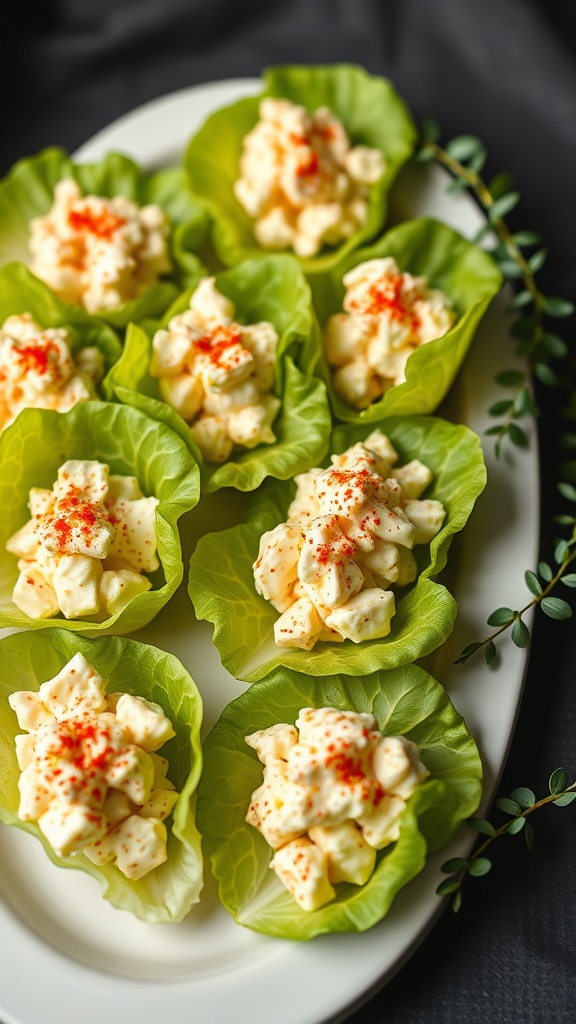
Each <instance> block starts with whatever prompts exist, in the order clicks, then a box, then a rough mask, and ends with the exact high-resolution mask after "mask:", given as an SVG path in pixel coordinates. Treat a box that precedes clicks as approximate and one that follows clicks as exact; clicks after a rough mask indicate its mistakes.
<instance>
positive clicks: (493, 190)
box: [416, 120, 576, 665]
mask: <svg viewBox="0 0 576 1024" xmlns="http://www.w3.org/2000/svg"><path fill="white" fill-rule="evenodd" d="M439 134H440V132H439V128H438V125H437V124H436V122H435V121H432V120H427V121H425V122H424V125H423V127H422V144H421V148H420V150H419V152H418V154H417V157H416V159H417V160H418V161H419V162H423V163H425V162H428V161H431V160H436V161H437V162H438V163H440V164H441V165H442V166H443V167H445V168H446V169H447V170H448V171H449V172H450V173H451V175H452V176H453V177H452V181H451V182H450V184H449V185H448V189H447V191H449V192H458V191H461V190H464V189H468V190H469V191H470V192H471V193H472V194H473V195H474V196H475V198H476V200H477V202H478V204H479V205H480V207H481V208H482V209H483V210H484V212H485V214H486V223H485V224H484V225H483V226H482V228H481V229H480V231H479V232H478V233H477V235H476V238H475V241H476V242H477V243H481V242H486V243H488V242H489V241H490V239H492V240H493V243H494V244H493V246H492V248H491V249H490V251H491V253H492V255H493V257H494V259H495V261H496V263H497V265H498V267H499V269H500V271H501V273H502V275H503V277H504V278H506V279H507V280H509V281H511V282H514V283H516V284H517V285H520V288H519V290H518V291H517V293H516V295H515V296H514V298H513V300H512V304H511V305H512V309H514V310H517V311H518V314H519V315H518V318H517V319H516V321H515V322H514V324H513V325H512V328H511V334H512V336H513V337H514V338H515V339H516V342H517V344H516V349H515V354H516V356H517V357H519V358H522V359H523V360H524V368H523V369H518V368H510V369H507V370H502V371H500V373H498V374H496V376H495V378H494V379H495V382H496V384H497V385H498V386H499V387H502V388H506V389H509V394H508V396H507V397H506V398H503V399H501V400H498V401H497V402H495V403H493V404H492V405H491V406H490V408H489V409H488V413H489V414H490V416H493V417H494V418H495V419H498V420H499V422H498V423H495V425H494V426H492V427H490V428H489V429H488V430H487V431H486V434H487V435H490V436H493V437H494V438H495V453H496V455H497V457H499V456H500V455H501V452H502V446H503V443H504V441H505V440H508V441H510V442H511V443H512V444H514V445H517V446H519V447H525V446H526V445H527V443H528V438H527V435H526V431H525V429H524V428H523V427H522V426H521V425H520V423H519V422H518V421H519V420H522V418H523V417H525V416H534V417H537V416H539V414H540V410H539V408H538V405H537V403H536V401H535V399H534V396H533V394H532V391H531V387H530V380H531V377H532V375H534V376H535V377H536V378H537V379H538V380H539V381H540V382H541V383H542V384H544V385H546V386H548V387H557V386H558V385H559V378H558V374H557V373H556V370H555V369H554V368H553V367H552V365H551V364H552V363H553V362H554V361H556V360H566V358H567V356H568V346H567V344H566V342H565V341H564V339H563V338H561V337H560V336H559V335H558V334H556V333H555V332H554V331H552V330H550V329H549V327H548V319H549V318H562V317H567V316H570V315H571V314H572V313H573V312H574V305H573V303H571V302H570V301H568V299H563V298H560V297H558V296H550V295H545V294H544V292H543V291H542V290H541V289H540V287H539V286H538V284H537V282H536V274H537V273H538V271H539V270H540V269H541V268H542V267H543V265H544V263H545V261H546V258H547V255H548V250H547V249H546V248H545V247H542V246H541V244H540V243H541V239H540V237H539V235H537V234H536V233H535V232H533V231H516V232H512V231H511V230H510V228H509V227H508V225H507V223H506V220H505V217H506V216H507V215H508V214H509V213H511V212H512V210H514V209H515V208H516V206H517V205H518V203H519V201H520V194H519V193H518V192H517V191H515V190H514V189H513V187H512V179H511V178H510V176H509V175H507V174H498V175H496V177H495V178H493V179H492V181H491V182H490V183H486V182H485V181H484V179H483V178H482V177H481V171H482V170H483V168H484V164H485V162H486V149H485V147H484V145H483V143H482V142H481V141H480V139H478V138H477V137H476V136H475V135H460V136H458V137H457V138H455V139H452V141H451V142H449V143H448V144H447V145H446V147H445V148H444V147H442V146H441V145H440V144H439V142H438V138H439ZM538 246H539V247H538ZM535 247H538V248H535ZM533 248H535V251H534V252H533V253H532V254H531V255H528V254H527V253H526V251H525V250H530V249H533ZM565 443H566V445H567V447H569V448H570V449H571V450H572V451H574V450H576V435H574V434H569V435H566V436H565ZM568 468H569V471H570V473H571V474H572V475H573V476H575V477H576V463H569V464H568ZM558 489H559V491H560V493H561V494H562V496H563V497H564V498H565V499H567V500H568V501H570V502H576V487H575V486H574V484H573V483H571V482H568V481H563V482H561V483H560V484H559V485H558ZM555 522H556V523H558V524H559V525H562V526H568V527H569V528H570V531H571V534H570V537H569V538H568V539H564V538H563V539H559V540H556V542H555V544H554V562H555V567H554V568H553V567H552V566H551V565H550V564H549V563H548V562H545V561H543V562H540V564H539V565H538V570H537V572H533V571H532V570H531V569H528V570H526V572H525V573H524V579H525V582H526V586H527V588H528V591H529V592H530V594H531V595H532V596H531V598H530V600H529V601H527V603H526V604H525V605H524V606H523V607H522V608H519V609H513V608H507V607H501V608H496V609H495V611H493V612H492V614H491V615H490V616H489V617H488V619H487V624H488V625H489V626H494V627H496V628H495V630H494V631H493V632H492V633H490V634H489V635H488V636H486V637H485V638H484V639H483V640H479V641H475V642H474V643H471V644H468V646H467V647H465V648H464V649H463V650H462V652H461V654H460V657H459V658H457V659H456V661H455V664H457V665H459V664H462V663H464V662H465V661H467V660H468V658H471V657H472V655H473V654H476V652H477V651H480V650H483V651H484V656H485V659H486V663H487V664H488V665H491V664H493V662H494V660H495V659H496V654H497V651H496V644H495V641H496V639H497V638H498V637H499V636H500V635H501V634H502V633H505V632H506V631H507V630H510V631H511V636H512V640H513V642H514V643H515V644H516V646H517V647H527V645H528V644H529V642H530V631H529V628H528V626H527V624H526V622H525V620H524V616H525V615H526V613H527V612H529V611H530V610H531V609H533V608H535V607H540V608H541V609H542V611H543V612H544V613H545V614H546V615H548V616H549V617H550V618H553V619H568V618H570V617H571V615H572V609H571V607H570V605H569V604H568V602H567V601H565V600H564V599H563V598H559V597H557V596H555V595H554V594H553V591H554V590H555V588H556V586H557V584H558V583H560V582H562V583H563V584H564V585H565V586H567V587H575V586H576V574H574V573H571V572H568V569H569V568H570V566H571V565H572V563H573V561H574V560H575V559H576V517H575V516H573V515H559V516H556V518H555Z"/></svg>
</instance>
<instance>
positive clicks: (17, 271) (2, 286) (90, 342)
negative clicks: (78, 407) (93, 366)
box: [0, 263, 122, 389]
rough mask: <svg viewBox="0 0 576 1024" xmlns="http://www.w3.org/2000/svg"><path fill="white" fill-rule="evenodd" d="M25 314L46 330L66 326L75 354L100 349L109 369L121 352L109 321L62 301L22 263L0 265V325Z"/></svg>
mask: <svg viewBox="0 0 576 1024" xmlns="http://www.w3.org/2000/svg"><path fill="white" fill-rule="evenodd" d="M22 313H30V314H31V316H32V319H33V320H35V322H36V323H37V324H38V325H39V327H41V328H42V329H43V330H46V329H47V328H49V327H64V328H66V330H67V331H68V332H69V333H70V336H71V339H72V353H73V354H75V353H77V352H79V351H80V350H81V349H83V348H87V347H89V346H93V347H96V348H97V349H99V351H100V352H101V354H102V356H103V358H104V365H105V369H106V370H110V369H111V367H112V366H113V365H114V363H115V362H116V360H117V359H118V358H119V357H120V355H121V352H122V346H121V344H120V339H119V338H118V335H117V334H116V332H115V331H114V330H113V328H112V327H110V325H109V324H105V323H104V322H103V321H101V320H96V319H95V318H94V317H91V316H89V315H88V313H85V312H84V310H83V309H80V308H78V307H77V306H71V305H70V304H69V303H66V302H62V301H61V299H59V298H58V296H57V295H55V294H54V292H53V291H52V289H51V288H49V287H48V285H46V284H44V282H43V281H40V280H39V279H38V278H37V277H35V276H34V274H32V273H31V272H30V271H29V270H28V268H27V267H25V266H24V264H23V263H7V264H6V265H5V266H4V267H1V268H0V327H1V326H2V324H3V323H4V322H5V320H6V319H7V318H8V317H9V316H14V315H19V314H22ZM99 387H100V385H98V388H97V389H99Z"/></svg>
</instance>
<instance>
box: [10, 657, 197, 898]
mask: <svg viewBox="0 0 576 1024" xmlns="http://www.w3.org/2000/svg"><path fill="white" fill-rule="evenodd" d="M8 703H9V704H10V707H11V708H12V710H13V711H14V712H15V713H16V717H17V719H18V725H19V726H20V728H21V729H22V730H23V732H22V733H21V734H19V735H18V736H17V737H16V757H17V759H18V765H19V768H20V770H21V772H22V774H21V776H20V779H19V781H18V788H19V790H20V805H19V808H18V817H19V818H20V820H21V821H35V822H37V823H38V827H39V829H40V831H41V832H42V833H43V835H44V836H45V837H46V839H47V840H48V842H49V843H50V846H51V847H52V849H53V850H54V852H55V853H57V854H59V855H60V856H61V857H67V856H68V855H69V854H72V853H77V852H78V851H79V850H83V851H84V853H85V855H86V856H87V857H88V859H89V860H91V861H92V862H93V863H94V864H108V863H113V864H115V865H116V866H117V868H118V870H119V871H121V872H122V874H123V875H125V876H126V877H127V878H133V879H138V878H143V877H144V875H147V874H148V872H149V871H152V870H153V869H154V868H156V867H158V866H159V865H160V864H163V863H164V861H165V860H166V859H167V856H168V854H167V851H166V840H167V833H166V827H165V825H164V824H163V821H164V819H165V818H167V817H168V815H169V814H170V813H171V812H172V810H173V808H174V804H175V803H176V801H177V799H178V795H179V794H178V793H177V792H176V790H175V788H174V786H173V784H172V783H171V782H170V780H169V779H167V778H166V771H167V769H168V762H167V761H166V760H165V758H163V757H160V756H159V755H158V754H157V753H156V752H157V751H158V750H159V749H160V747H162V746H163V745H164V743H166V741H167V740H169V739H171V738H172V737H173V736H175V735H176V734H175V732H174V729H173V728H172V724H171V722H170V720H169V719H168V718H167V717H166V715H165V714H164V712H163V711H162V708H161V707H159V705H158V704H155V703H153V702H152V701H149V700H146V698H144V697H134V696H132V694H129V693H110V694H108V695H106V693H105V682H104V680H103V678H102V676H100V675H99V673H98V672H97V671H96V669H95V668H94V666H93V665H91V664H90V662H89V661H87V659H86V658H85V657H84V655H83V654H80V653H78V654H75V655H74V657H73V658H71V659H70V661H69V662H68V663H67V664H66V665H64V668H62V669H61V671H60V672H58V674H57V675H55V676H54V678H53V679H48V680H46V682H44V683H42V684H41V686H40V689H39V690H38V692H37V693H35V692H34V691H30V690H20V691H16V693H12V694H10V696H9V697H8Z"/></svg>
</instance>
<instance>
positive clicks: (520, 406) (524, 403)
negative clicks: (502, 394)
mask: <svg viewBox="0 0 576 1024" xmlns="http://www.w3.org/2000/svg"><path fill="white" fill-rule="evenodd" d="M514 408H515V409H516V412H517V414H518V415H519V416H538V414H539V412H540V410H539V409H538V406H537V405H536V402H535V401H534V399H533V398H532V395H531V394H530V392H529V391H528V388H522V389H521V390H520V391H519V392H518V394H517V395H516V399H515V401H514Z"/></svg>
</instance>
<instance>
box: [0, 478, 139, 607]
mask: <svg viewBox="0 0 576 1024" xmlns="http://www.w3.org/2000/svg"><path fill="white" fill-rule="evenodd" d="M157 505H158V499H157V498H155V497H144V495H143V493H142V491H141V489H140V485H139V483H138V481H137V479H136V478H135V477H130V476H115V475H110V473H109V467H108V466H107V465H106V464H105V463H102V462H97V461H90V460H82V459H70V460H68V461H67V462H65V463H64V464H63V465H62V466H61V467H60V468H59V470H58V477H57V480H56V482H55V483H54V485H53V487H52V489H51V490H48V489H46V488H39V487H34V488H32V490H31V491H30V495H29V503H28V507H29V509H30V514H31V518H30V519H29V520H28V521H27V522H26V523H25V524H24V526H22V527H21V528H20V529H19V530H18V531H17V532H16V533H14V534H13V535H12V536H11V537H9V538H8V540H7V542H6V549H7V551H9V552H10V553H11V554H13V555H15V556H16V557H17V558H18V568H19V570H20V575H19V577H18V580H17V582H16V585H15V587H14V592H13V596H12V599H13V601H14V604H16V605H17V607H18V608H20V610H21V611H23V612H24V613H25V614H26V615H28V616H30V618H32V619H46V618H51V617H53V616H54V615H58V614H59V613H62V615H64V617H65V618H66V619H78V618H83V617H85V616H90V617H96V619H97V620H98V618H99V617H100V618H106V617H108V616H109V615H114V614H116V613H117V612H119V611H122V609H123V608H125V607H126V605H127V604H128V603H129V602H130V601H131V600H132V598H133V597H135V596H136V595H137V594H141V593H144V592H145V591H147V590H149V589H150V587H151V586H152V584H151V582H150V580H149V579H148V578H147V577H146V576H144V575H143V574H144V573H146V572H153V571H154V570H155V569H157V568H158V566H159V562H158V558H157V557H156V525H155V510H156V506H157Z"/></svg>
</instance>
